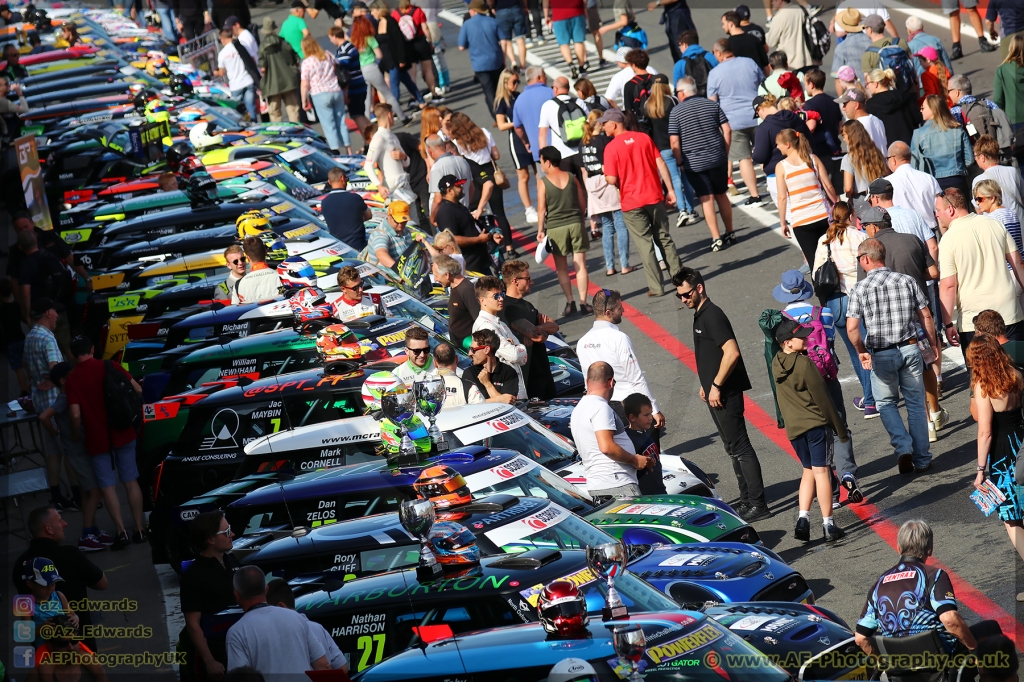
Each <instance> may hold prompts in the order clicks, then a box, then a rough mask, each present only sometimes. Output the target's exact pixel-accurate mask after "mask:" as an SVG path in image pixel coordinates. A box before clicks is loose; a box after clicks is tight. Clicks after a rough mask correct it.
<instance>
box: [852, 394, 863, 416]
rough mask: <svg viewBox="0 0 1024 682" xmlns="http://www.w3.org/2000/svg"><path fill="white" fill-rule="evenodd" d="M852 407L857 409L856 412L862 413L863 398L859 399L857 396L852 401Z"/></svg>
mask: <svg viewBox="0 0 1024 682" xmlns="http://www.w3.org/2000/svg"><path fill="white" fill-rule="evenodd" d="M853 406H854V407H855V408H856V409H858V410H860V411H861V412H863V411H864V398H862V397H860V396H858V397H856V398H854V399H853Z"/></svg>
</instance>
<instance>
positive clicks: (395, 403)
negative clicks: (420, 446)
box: [380, 386, 417, 462]
mask: <svg viewBox="0 0 1024 682" xmlns="http://www.w3.org/2000/svg"><path fill="white" fill-rule="evenodd" d="M399 388H400V390H397V391H389V392H387V393H385V394H384V395H382V396H381V398H380V410H381V412H383V413H384V416H385V417H387V418H388V419H390V420H391V421H392V422H394V423H395V424H396V425H397V426H398V427H399V429H400V430H401V433H402V442H401V444H400V445H399V446H398V455H399V457H400V458H401V459H402V460H403V461H410V460H411V461H413V462H415V461H416V459H417V457H416V445H415V444H414V443H413V442H412V438H409V425H410V424H411V423H412V420H413V418H414V417H415V416H416V398H415V397H414V396H413V394H412V391H409V390H408V389H406V390H401V389H404V388H405V387H404V386H402V387H399Z"/></svg>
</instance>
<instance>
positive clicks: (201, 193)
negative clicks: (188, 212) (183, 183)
mask: <svg viewBox="0 0 1024 682" xmlns="http://www.w3.org/2000/svg"><path fill="white" fill-rule="evenodd" d="M185 193H186V194H187V195H188V199H189V201H190V202H191V203H192V205H193V206H197V205H206V204H215V203H217V201H218V197H217V183H216V181H214V179H213V176H212V175H210V174H209V173H207V172H206V171H205V170H201V171H196V172H195V173H193V174H192V177H190V178H189V179H188V186H187V187H186V189H185Z"/></svg>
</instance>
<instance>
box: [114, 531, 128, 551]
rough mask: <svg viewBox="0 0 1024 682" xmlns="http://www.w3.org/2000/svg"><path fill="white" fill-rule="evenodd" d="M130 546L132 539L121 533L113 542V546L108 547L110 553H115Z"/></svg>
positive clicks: (125, 533)
mask: <svg viewBox="0 0 1024 682" xmlns="http://www.w3.org/2000/svg"><path fill="white" fill-rule="evenodd" d="M130 544H132V539H131V538H130V537H128V533H127V532H122V533H121V534H120V535H118V536H117V539H116V540H114V544H112V545H111V546H110V551H112V552H116V551H118V550H122V549H124V548H125V547H127V546H128V545H130Z"/></svg>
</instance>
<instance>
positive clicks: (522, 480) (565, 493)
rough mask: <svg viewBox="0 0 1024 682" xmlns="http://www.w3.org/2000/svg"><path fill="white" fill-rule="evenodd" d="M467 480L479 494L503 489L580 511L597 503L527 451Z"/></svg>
mask: <svg viewBox="0 0 1024 682" xmlns="http://www.w3.org/2000/svg"><path fill="white" fill-rule="evenodd" d="M466 484H467V485H469V489H470V490H471V491H473V494H474V495H476V496H477V497H486V496H488V495H497V494H501V493H504V494H507V495H515V496H517V497H518V496H521V495H526V496H528V497H546V498H547V499H549V500H551V501H552V502H554V503H555V504H557V505H558V506H560V507H564V508H566V509H568V510H569V511H571V512H575V513H577V514H586V513H588V512H589V511H590V510H592V509H593V504H594V503H593V501H592V500H590V499H589V498H587V497H585V496H584V495H583V493H581V492H580V491H579V490H577V489H576V487H575V486H572V485H569V484H568V483H566V482H565V481H564V480H563V479H562V477H561V476H559V475H558V474H556V473H554V472H553V471H551V470H549V469H547V468H545V467H544V466H542V465H541V464H539V463H538V462H537V461H536V460H534V459H530V458H528V457H526V456H525V455H517V456H516V457H514V458H513V459H510V460H509V461H507V462H504V463H502V464H499V465H498V466H495V467H491V468H490V469H487V470H485V471H480V472H478V473H475V474H470V475H469V476H466Z"/></svg>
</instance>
